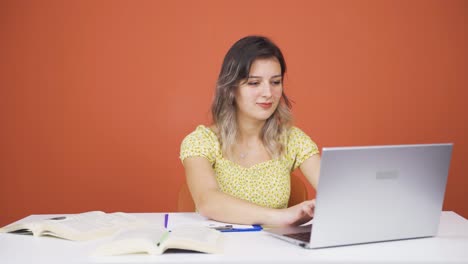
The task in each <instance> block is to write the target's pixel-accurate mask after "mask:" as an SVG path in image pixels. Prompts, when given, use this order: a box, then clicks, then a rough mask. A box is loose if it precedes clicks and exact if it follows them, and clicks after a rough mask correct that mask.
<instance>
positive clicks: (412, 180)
mask: <svg viewBox="0 0 468 264" xmlns="http://www.w3.org/2000/svg"><path fill="white" fill-rule="evenodd" d="M452 147H453V144H451V143H447V144H424V145H393V146H370V147H335V148H323V150H322V158H321V165H320V179H319V184H318V187H317V197H316V199H317V200H316V208H315V215H314V219H313V221H312V224H310V225H305V226H299V227H285V228H274V229H266V230H265V231H266V232H269V233H270V234H272V235H274V236H275V237H278V238H281V239H284V240H287V241H289V242H293V243H295V244H297V245H299V246H302V247H304V248H323V247H334V246H343V245H351V244H361V243H370V242H381V241H391V240H399V239H410V238H422V237H431V236H435V235H436V234H437V229H438V226H439V219H440V214H441V211H442V204H443V200H444V193H445V186H446V183H447V176H448V171H449V165H450V159H451V155H452Z"/></svg>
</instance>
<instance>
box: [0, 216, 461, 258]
mask: <svg viewBox="0 0 468 264" xmlns="http://www.w3.org/2000/svg"><path fill="white" fill-rule="evenodd" d="M136 215H139V216H141V217H144V218H146V219H148V220H150V221H153V222H154V223H157V224H158V225H159V224H160V223H161V222H162V221H163V220H162V219H163V215H164V214H163V213H138V214H136ZM47 217H51V215H32V216H29V217H27V218H25V219H31V218H37V219H41V218H47ZM170 217H171V218H170V221H172V224H177V223H181V222H184V223H185V222H190V221H192V222H193V221H199V220H200V219H202V218H201V217H200V216H199V215H198V214H195V213H173V214H171V215H170ZM224 234H225V245H224V253H223V254H218V255H215V254H202V253H188V252H168V253H165V254H163V255H160V256H151V255H143V254H141V255H126V256H112V257H101V258H92V257H89V253H90V252H91V251H92V250H93V249H94V248H95V247H96V246H97V245H99V244H100V243H102V242H103V241H102V240H98V241H87V242H74V241H67V240H62V239H56V238H51V237H32V236H24V235H13V234H0V262H1V263H3V264H6V263H8V264H9V263H149V262H153V263H188V262H197V263H207V262H210V263H468V221H467V220H466V219H465V218H463V217H461V216H460V215H458V214H456V213H454V212H443V213H442V214H441V221H440V226H439V232H438V235H437V236H436V237H432V238H421V239H410V240H401V241H392V242H383V243H371V244H364V245H354V246H344V247H335V248H326V249H303V248H300V247H297V246H295V245H293V244H290V243H287V242H285V241H282V240H279V239H277V238H274V237H271V236H270V235H268V234H267V233H265V232H241V233H224Z"/></svg>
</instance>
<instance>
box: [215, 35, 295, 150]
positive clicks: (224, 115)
mask: <svg viewBox="0 0 468 264" xmlns="http://www.w3.org/2000/svg"><path fill="white" fill-rule="evenodd" d="M269 58H276V59H277V60H278V62H279V64H280V66H281V76H282V78H284V74H285V72H286V62H285V60H284V57H283V54H282V53H281V50H280V49H279V48H278V47H277V46H276V45H275V44H274V43H273V42H272V41H271V40H270V39H268V38H266V37H264V36H247V37H244V38H242V39H240V40H238V41H237V42H236V43H234V45H233V46H232V47H231V48H230V49H229V51H228V52H227V54H226V56H225V57H224V61H223V64H222V67H221V71H220V73H219V77H218V81H217V83H216V92H215V97H214V99H213V103H212V106H211V114H212V118H213V122H214V124H215V125H216V127H217V129H218V131H217V133H218V137H219V140H220V143H221V150H222V152H223V154H224V155H225V156H227V157H231V156H232V150H233V146H234V144H235V143H236V139H237V135H238V125H237V119H236V100H235V94H236V90H237V89H238V88H239V85H240V83H241V82H242V81H244V80H245V79H246V78H247V77H248V76H249V72H250V67H251V65H252V63H253V62H254V61H255V60H256V59H269ZM291 122H292V115H291V102H290V100H289V99H288V97H287V96H286V94H285V93H284V86H283V92H282V95H281V100H280V103H279V104H278V107H277V108H276V110H275V111H274V113H273V114H272V115H271V116H270V117H269V118H268V119H267V120H266V122H265V125H264V126H263V128H262V131H261V134H260V138H261V140H262V142H263V144H264V146H265V148H266V150H267V151H268V153H269V154H270V156H271V157H272V158H277V157H279V156H280V155H282V154H283V153H284V151H285V138H286V135H287V132H288V131H289V127H290V126H291Z"/></svg>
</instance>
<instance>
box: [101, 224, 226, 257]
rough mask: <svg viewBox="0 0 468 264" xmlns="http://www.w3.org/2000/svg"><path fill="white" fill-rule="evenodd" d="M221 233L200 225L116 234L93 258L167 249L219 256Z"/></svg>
mask: <svg viewBox="0 0 468 264" xmlns="http://www.w3.org/2000/svg"><path fill="white" fill-rule="evenodd" d="M222 238H223V236H222V233H221V232H219V231H216V230H214V229H212V228H208V227H205V226H201V225H183V226H178V227H176V228H174V229H172V230H171V231H169V230H167V229H166V228H163V227H160V228H158V227H143V228H134V229H130V230H123V231H121V232H119V233H118V234H117V235H116V236H115V237H114V238H113V239H112V240H111V241H110V242H107V243H105V244H102V245H101V246H99V247H98V248H97V249H96V250H95V251H94V252H93V254H92V255H94V256H109V255H123V254H132V253H148V254H152V255H159V254H162V253H164V251H166V250H167V249H183V250H191V251H198V252H204V253H221V252H222V250H223V239H222Z"/></svg>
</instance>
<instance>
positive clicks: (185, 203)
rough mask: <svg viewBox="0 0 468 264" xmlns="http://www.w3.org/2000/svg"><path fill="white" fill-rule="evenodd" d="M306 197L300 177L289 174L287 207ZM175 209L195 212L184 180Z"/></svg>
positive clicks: (305, 190) (307, 195) (305, 188)
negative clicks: (289, 191)
mask: <svg viewBox="0 0 468 264" xmlns="http://www.w3.org/2000/svg"><path fill="white" fill-rule="evenodd" d="M308 197H309V192H308V190H307V187H306V185H305V184H304V182H303V181H302V179H301V178H299V176H297V175H295V174H291V195H290V196H289V202H288V207H290V206H293V205H296V204H298V203H301V202H303V201H305V200H307V199H308ZM177 210H178V211H179V212H195V203H194V202H193V199H192V195H191V194H190V191H189V188H188V186H187V183H186V182H184V183H183V184H182V186H181V188H180V190H179V197H178V200H177Z"/></svg>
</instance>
